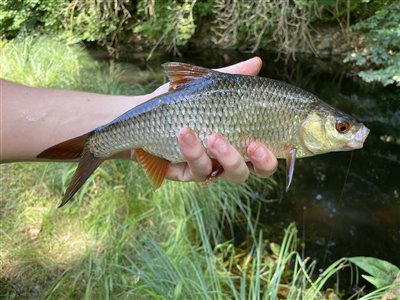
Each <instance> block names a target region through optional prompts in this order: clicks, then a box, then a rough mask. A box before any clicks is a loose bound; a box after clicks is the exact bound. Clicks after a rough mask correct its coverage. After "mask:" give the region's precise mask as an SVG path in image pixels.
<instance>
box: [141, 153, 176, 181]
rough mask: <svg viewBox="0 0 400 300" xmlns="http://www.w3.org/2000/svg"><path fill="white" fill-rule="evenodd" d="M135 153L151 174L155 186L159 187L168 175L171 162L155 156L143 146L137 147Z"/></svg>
mask: <svg viewBox="0 0 400 300" xmlns="http://www.w3.org/2000/svg"><path fill="white" fill-rule="evenodd" d="M135 155H136V158H137V160H138V162H139V163H140V164H141V165H142V166H143V167H144V169H145V170H146V172H147V174H148V175H149V177H150V180H151V182H152V183H153V186H154V188H156V189H158V188H159V187H160V186H161V184H162V183H163V181H164V179H165V176H166V175H167V171H168V166H169V164H170V162H169V161H168V160H166V159H164V158H161V157H158V156H154V155H153V154H150V153H148V152H146V151H145V150H143V149H142V148H138V149H135Z"/></svg>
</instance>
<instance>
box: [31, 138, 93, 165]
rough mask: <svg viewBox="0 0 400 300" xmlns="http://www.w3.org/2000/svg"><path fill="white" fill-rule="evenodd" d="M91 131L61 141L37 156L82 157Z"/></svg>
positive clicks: (49, 157)
mask: <svg viewBox="0 0 400 300" xmlns="http://www.w3.org/2000/svg"><path fill="white" fill-rule="evenodd" d="M89 135H90V133H86V134H84V135H81V136H78V137H76V138H73V139H70V140H67V141H64V142H61V143H59V144H57V145H54V146H52V147H50V148H48V149H46V150H44V151H43V152H41V153H40V154H39V155H38V156H37V158H45V159H55V160H69V159H77V158H79V157H81V154H82V152H83V149H84V148H85V143H86V140H87V138H88V137H89Z"/></svg>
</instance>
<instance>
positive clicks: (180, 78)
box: [162, 62, 216, 91]
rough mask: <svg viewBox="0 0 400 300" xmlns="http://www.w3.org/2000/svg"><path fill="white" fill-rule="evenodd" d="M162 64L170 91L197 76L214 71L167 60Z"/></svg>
mask: <svg viewBox="0 0 400 300" xmlns="http://www.w3.org/2000/svg"><path fill="white" fill-rule="evenodd" d="M162 66H163V67H164V70H165V72H166V73H167V75H168V78H169V81H170V85H169V90H170V91H172V90H177V89H179V88H181V87H182V85H184V84H185V83H187V82H189V81H192V80H194V79H196V78H198V77H201V76H204V75H206V74H209V73H213V72H216V71H213V70H210V69H207V68H203V67H198V66H194V65H190V64H184V63H179V62H169V63H165V64H163V65H162Z"/></svg>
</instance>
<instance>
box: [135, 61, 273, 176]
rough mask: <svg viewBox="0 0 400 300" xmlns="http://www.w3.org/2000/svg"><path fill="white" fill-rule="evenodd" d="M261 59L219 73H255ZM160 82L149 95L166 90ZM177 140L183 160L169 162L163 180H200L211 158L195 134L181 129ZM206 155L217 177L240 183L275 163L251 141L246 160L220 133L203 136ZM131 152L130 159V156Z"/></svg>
mask: <svg viewBox="0 0 400 300" xmlns="http://www.w3.org/2000/svg"><path fill="white" fill-rule="evenodd" d="M261 65H262V62H261V59H260V58H258V57H254V58H252V59H249V60H246V61H243V62H240V63H238V64H235V65H232V66H229V67H225V68H222V69H219V70H218V71H220V72H226V73H231V74H243V75H257V74H258V72H259V71H260V68H261ZM168 85H169V84H164V85H162V86H161V87H159V88H158V89H157V90H155V91H154V92H153V93H152V94H151V96H152V97H155V96H157V95H159V94H163V93H165V92H167V91H168ZM178 142H179V146H180V149H181V152H182V154H183V157H184V158H185V160H186V162H183V163H177V164H171V165H170V167H169V169H168V171H167V176H166V178H167V179H171V180H179V181H204V180H205V179H206V178H207V176H208V175H209V174H210V173H211V172H212V171H213V170H212V165H213V164H212V160H211V158H210V157H209V156H208V155H207V153H206V151H205V149H204V147H203V145H202V143H201V141H200V140H199V139H198V137H197V136H196V134H195V133H194V132H193V131H192V130H190V129H188V128H182V129H181V130H180V131H179V134H178ZM207 146H208V151H209V152H210V154H211V155H212V156H213V157H214V158H215V159H216V160H217V161H218V162H219V163H220V164H221V166H222V167H223V169H224V172H223V173H222V175H221V177H223V178H225V179H227V180H229V181H232V182H235V183H241V182H244V181H245V180H246V179H247V177H248V176H249V173H250V172H253V173H255V174H256V175H258V176H260V177H268V176H270V175H272V174H273V173H274V172H275V170H276V169H277V166H278V162H277V159H276V157H275V156H274V154H273V153H272V152H271V151H270V150H269V149H268V148H267V147H266V146H265V145H263V144H262V143H260V142H252V143H250V144H249V146H248V147H247V155H248V157H249V159H250V162H248V163H246V162H245V161H244V158H243V157H242V156H241V155H240V154H239V152H238V151H237V150H236V149H235V148H234V147H233V146H232V145H231V144H230V143H229V142H228V141H227V140H226V139H225V138H224V137H222V136H221V135H219V134H213V135H211V136H209V137H208V138H207ZM132 154H133V153H131V158H132Z"/></svg>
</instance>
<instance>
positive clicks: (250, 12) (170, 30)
mask: <svg viewBox="0 0 400 300" xmlns="http://www.w3.org/2000/svg"><path fill="white" fill-rule="evenodd" d="M399 6H400V4H398V1H394V0H378V1H369V0H354V1H353V0H352V1H350V0H312V1H306V0H268V1H267V0H258V1H248V0H164V1H155V0H137V1H126V0H107V1H104V0H55V1H47V0H2V2H0V35H1V36H2V37H6V38H13V37H15V36H17V35H18V33H19V32H21V31H23V32H27V33H32V32H44V33H51V34H53V35H57V36H58V37H59V38H60V39H63V40H64V41H66V42H67V43H68V44H73V43H77V42H81V41H82V42H90V43H93V42H95V43H98V44H100V45H101V46H104V47H106V48H107V50H108V51H109V53H110V54H111V55H114V56H116V55H117V54H118V52H117V51H116V50H117V49H118V45H120V44H126V45H128V44H129V45H130V46H134V47H135V48H136V49H138V50H140V51H141V50H145V51H149V50H150V55H151V53H152V52H153V51H154V50H155V49H162V50H166V51H170V52H173V53H175V54H179V52H180V51H181V50H182V49H184V47H186V46H187V45H188V44H190V43H191V42H193V43H196V46H199V45H200V46H202V47H219V48H236V49H240V50H246V51H252V52H254V51H256V50H258V49H266V50H273V51H276V52H278V53H279V54H280V55H283V56H285V57H286V58H288V57H290V56H293V57H294V55H295V54H296V53H299V52H306V53H314V54H318V53H319V51H320V49H319V48H318V47H319V46H318V44H319V43H321V38H324V36H325V34H324V31H323V28H326V27H327V26H328V27H331V28H333V29H336V30H333V31H331V33H330V34H332V32H335V33H338V34H340V35H341V38H340V39H339V41H336V42H332V39H329V38H328V39H326V40H327V41H326V42H325V44H326V43H328V44H330V45H329V47H330V48H331V49H335V48H341V49H342V50H341V51H345V50H346V49H347V50H348V49H350V48H352V49H353V52H352V53H351V55H349V56H348V57H347V59H346V61H348V62H353V63H354V64H356V65H358V66H363V68H364V70H363V71H362V72H361V73H359V74H360V76H361V77H362V78H363V79H365V80H367V81H375V80H378V81H381V82H383V83H384V84H391V83H397V84H398V82H399V79H398V77H399V76H398V73H399V60H400V59H399V56H398V49H399V43H400V42H399V40H400V33H399V31H400V30H399V24H400V20H399V19H400V12H399V11H400V9H399ZM351 25H353V26H352V27H351ZM349 28H352V31H353V32H354V33H358V34H359V35H362V42H361V43H359V42H358V41H354V40H351V39H350V38H349V35H348V29H349ZM328 35H329V33H328ZM352 35H353V34H352ZM333 43H336V45H333ZM341 43H345V44H346V43H347V44H348V46H347V47H343V46H342V45H341Z"/></svg>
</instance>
